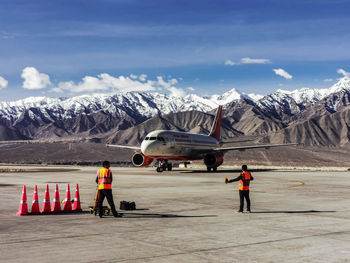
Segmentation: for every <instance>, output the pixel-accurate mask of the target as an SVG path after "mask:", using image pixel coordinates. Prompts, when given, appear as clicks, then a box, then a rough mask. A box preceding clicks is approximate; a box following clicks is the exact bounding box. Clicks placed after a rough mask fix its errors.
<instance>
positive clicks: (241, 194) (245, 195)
mask: <svg viewBox="0 0 350 263" xmlns="http://www.w3.org/2000/svg"><path fill="white" fill-rule="evenodd" d="M244 198H245V200H246V202H247V211H250V198H249V190H248V191H243V190H239V201H240V205H239V211H242V212H243V206H244Z"/></svg>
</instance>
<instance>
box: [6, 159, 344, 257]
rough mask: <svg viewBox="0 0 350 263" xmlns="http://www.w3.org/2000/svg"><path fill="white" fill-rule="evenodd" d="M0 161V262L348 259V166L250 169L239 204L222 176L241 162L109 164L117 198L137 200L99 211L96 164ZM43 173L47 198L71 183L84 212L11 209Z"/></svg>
mask: <svg viewBox="0 0 350 263" xmlns="http://www.w3.org/2000/svg"><path fill="white" fill-rule="evenodd" d="M0 168H2V172H1V173H0V200H1V202H0V222H1V224H0V261H1V262H177V263H180V262H350V220H349V219H350V187H349V186H350V172H348V171H343V172H341V171H333V172H329V171H297V170H292V171H286V170H285V171H283V170H267V169H265V170H256V171H253V172H252V174H253V176H254V177H255V180H254V181H253V182H252V183H251V201H252V213H251V214H247V213H243V214H238V213H236V210H237V209H238V205H239V197H238V190H237V182H235V183H232V184H228V185H225V184H224V178H225V177H228V178H234V177H236V176H237V175H238V174H239V171H238V170H229V169H224V168H222V169H221V171H218V172H217V173H207V172H206V171H201V170H199V169H195V170H191V169H179V168H178V169H175V170H174V171H172V172H163V173H156V172H155V171H154V168H145V169H144V168H138V169H137V168H116V167H114V168H113V167H112V171H113V174H114V181H113V194H114V201H115V204H116V206H117V207H119V202H120V201H122V200H126V201H135V202H136V206H137V210H135V211H122V212H123V213H124V217H122V218H114V217H113V216H106V217H104V218H102V219H100V218H99V217H98V216H94V215H90V214H89V213H88V206H89V205H92V204H93V200H94V196H95V191H96V185H95V178H96V170H97V169H98V168H97V167H59V168H57V167H44V169H43V168H42V167H30V166H22V167H18V166H16V167H10V168H11V169H12V170H11V171H12V172H11V171H10V170H6V169H7V168H6V167H4V166H1V167H0ZM50 169H52V170H50ZM47 183H48V184H49V186H50V197H51V200H52V199H53V197H54V188H55V184H56V183H58V184H59V189H60V198H61V200H62V199H64V198H65V189H66V187H67V184H68V183H69V184H70V185H71V195H72V198H74V190H75V184H77V183H78V184H79V187H80V198H81V202H82V208H83V209H84V211H85V212H83V213H79V214H68V215H38V216H16V215H15V214H16V212H17V210H18V207H19V203H20V199H21V191H22V188H23V185H24V184H25V185H26V186H27V197H28V206H29V210H30V207H31V201H32V196H33V188H34V185H38V188H39V189H38V190H39V201H40V208H41V206H42V200H43V198H44V192H45V187H46V184H47ZM105 202H106V201H105ZM118 211H119V210H118Z"/></svg>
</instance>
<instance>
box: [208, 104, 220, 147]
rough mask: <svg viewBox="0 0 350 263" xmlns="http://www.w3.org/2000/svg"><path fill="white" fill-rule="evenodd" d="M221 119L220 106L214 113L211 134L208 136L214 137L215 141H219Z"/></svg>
mask: <svg viewBox="0 0 350 263" xmlns="http://www.w3.org/2000/svg"><path fill="white" fill-rule="evenodd" d="M221 117H222V106H219V108H218V109H217V111H216V116H215V119H214V122H213V125H212V127H211V132H210V134H209V136H211V137H214V138H215V139H217V140H219V141H220V130H221Z"/></svg>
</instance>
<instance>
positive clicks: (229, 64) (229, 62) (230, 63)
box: [225, 59, 237, 66]
mask: <svg viewBox="0 0 350 263" xmlns="http://www.w3.org/2000/svg"><path fill="white" fill-rule="evenodd" d="M225 65H226V66H235V65H237V63H236V62H234V61H232V60H231V59H227V60H226V61H225Z"/></svg>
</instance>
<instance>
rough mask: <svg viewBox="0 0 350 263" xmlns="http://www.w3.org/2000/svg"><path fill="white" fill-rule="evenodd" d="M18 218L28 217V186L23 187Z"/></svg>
mask: <svg viewBox="0 0 350 263" xmlns="http://www.w3.org/2000/svg"><path fill="white" fill-rule="evenodd" d="M16 215H17V216H23V215H28V204H27V189H26V186H25V185H24V186H23V191H22V198H21V203H20V205H19V209H18V212H17V214H16Z"/></svg>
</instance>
